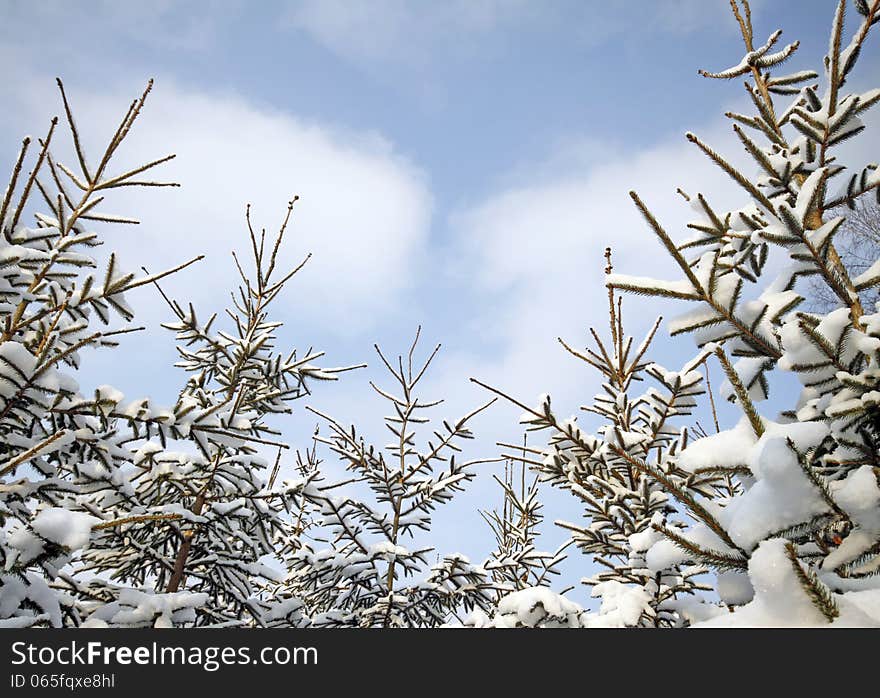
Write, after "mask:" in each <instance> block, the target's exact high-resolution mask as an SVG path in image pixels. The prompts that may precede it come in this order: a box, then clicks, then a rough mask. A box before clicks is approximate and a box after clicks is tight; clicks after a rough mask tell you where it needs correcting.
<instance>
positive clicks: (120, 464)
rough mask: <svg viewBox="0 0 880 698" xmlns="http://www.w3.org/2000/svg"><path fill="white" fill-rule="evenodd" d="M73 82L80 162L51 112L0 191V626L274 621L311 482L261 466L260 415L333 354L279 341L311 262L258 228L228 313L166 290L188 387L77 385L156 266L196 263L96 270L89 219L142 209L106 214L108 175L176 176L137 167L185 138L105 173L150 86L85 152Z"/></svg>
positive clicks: (138, 182) (108, 219)
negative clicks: (300, 260) (291, 539)
mask: <svg viewBox="0 0 880 698" xmlns="http://www.w3.org/2000/svg"><path fill="white" fill-rule="evenodd" d="M59 87H60V88H61V94H62V99H63V104H64V109H65V113H66V115H67V123H68V126H69V129H70V132H71V135H72V137H73V142H74V150H75V153H76V156H77V161H78V163H77V168H76V170H74V169H71V168H68V167H67V166H65V165H64V164H62V163H60V162H56V161H55V160H54V159H53V158H52V155H51V153H50V150H49V146H50V141H51V139H52V137H53V135H54V131H55V129H56V126H57V120H53V122H52V126H51V128H50V130H49V133H48V135H47V136H46V137H45V139H42V140H40V142H39V144H40V150H39V153H38V155H37V158H36V162H35V164H34V166H33V169H32V170H31V172H30V174H29V175H28V176H27V177H26V178H25V179H24V182H23V184H22V181H21V179H22V178H21V176H20V175H21V171H22V167H23V164H24V162H25V159H26V155H27V151H28V148H29V145H30V141H29V140H25V142H24V145H23V147H22V150H21V153H20V156H19V158H18V162H17V163H16V165H15V168H14V171H13V175H12V179H11V182H10V184H9V186H8V188H7V190H6V193H5V195H4V198H3V202H2V209H0V222H2V236H0V259H2V270H0V271H2V277H0V326H2V336H0V526H2V531H3V535H2V540H0V569H2V573H0V624H2V625H11V626H16V627H22V626H29V625H51V626H60V625H80V624H88V625H125V626H132V625H145V624H146V625H169V624H199V625H202V624H212V625H217V624H226V623H230V622H234V623H242V622H256V623H260V622H262V620H261V616H262V614H263V611H264V609H265V605H264V603H263V602H262V601H261V599H260V598H259V591H260V588H259V583H260V581H261V580H265V579H267V578H270V577H272V576H273V573H271V572H270V570H269V568H268V567H267V566H266V565H265V564H264V562H263V558H264V557H265V556H267V555H270V554H273V553H274V551H275V542H276V539H278V538H280V537H284V536H286V535H287V533H288V531H287V527H288V526H289V523H288V518H287V517H286V516H285V515H286V513H287V512H288V510H290V509H291V508H292V507H293V506H294V502H295V501H296V500H297V498H298V497H299V496H300V495H299V490H300V489H301V488H298V487H287V486H284V487H280V488H275V487H273V486H272V483H267V478H265V477H263V476H262V475H261V473H262V472H264V471H265V470H266V469H267V462H266V461H265V460H264V458H263V457H261V456H260V454H259V453H258V449H260V448H264V449H265V448H268V447H271V448H277V449H279V452H280V449H281V448H282V447H284V445H283V444H282V443H280V442H277V441H275V440H274V435H273V433H272V430H271V429H270V428H269V426H267V424H266V422H265V417H266V416H267V415H272V414H278V413H285V412H289V411H290V402H291V401H293V400H295V399H297V398H299V397H302V396H303V395H305V394H306V392H307V390H308V387H307V385H308V383H309V382H311V381H315V380H327V379H334V378H335V377H336V375H335V374H336V372H337V371H335V370H330V371H322V370H321V369H318V368H317V367H315V366H314V365H313V364H312V362H313V361H314V360H315V359H316V358H317V356H318V355H317V354H310V355H308V356H302V357H299V356H298V355H297V353H296V352H295V351H294V352H284V353H281V352H278V351H277V350H276V349H275V347H274V339H275V337H274V334H275V330H276V329H277V328H278V326H279V325H278V323H276V322H273V321H271V320H270V319H269V317H268V314H267V306H269V304H270V303H271V302H272V300H274V298H275V297H276V296H277V295H278V293H279V292H280V291H281V290H282V288H283V286H284V284H285V282H286V281H287V280H288V279H289V278H290V277H291V276H292V274H293V273H294V272H295V271H296V270H294V272H290V273H288V274H284V275H281V276H280V278H279V276H278V273H277V270H276V269H275V264H276V256H277V252H278V249H279V246H280V244H281V241H282V238H283V234H284V229H285V227H286V225H287V219H285V222H284V224H283V225H282V227H281V231H280V232H279V234H278V235H277V237H276V238H275V239H274V240H266V234H265V231H263V232H262V233H261V234H257V233H255V232H254V231H253V230H251V231H250V233H251V245H250V246H251V249H252V253H253V265H254V269H253V271H252V272H251V273H250V274H248V273H246V272H245V271H244V269H243V267H242V266H241V265H240V264H239V263H238V259H237V258H236V266H237V268H238V270H239V273H240V275H241V284H240V286H239V289H238V292H237V295H236V296H234V299H233V301H234V302H233V307H232V308H230V309H229V310H228V311H227V315H228V318H229V320H230V327H229V328H228V329H226V330H217V329H214V324H215V319H216V316H212V317H211V318H210V319H209V320H208V321H207V322H202V321H200V319H199V318H198V317H197V315H196V311H195V310H194V308H193V307H192V306H191V305H190V306H185V305H181V304H179V303H177V302H175V301H172V300H171V299H168V298H166V300H167V301H168V304H169V306H170V308H171V312H172V315H173V320H172V322H171V323H169V324H168V325H167V327H168V328H169V329H171V330H172V331H174V332H175V333H176V335H177V339H178V342H179V352H180V363H179V364H178V365H179V366H180V367H181V368H183V369H184V370H186V371H187V372H188V373H189V378H188V380H187V381H186V383H185V385H184V387H183V389H182V390H181V391H180V394H179V396H178V398H177V401H176V402H175V404H173V405H171V406H168V407H163V406H159V405H156V404H154V403H153V402H152V401H151V400H149V399H136V400H126V398H125V397H124V396H123V395H122V394H121V393H120V392H119V391H118V390H115V389H114V388H112V387H110V386H106V385H102V386H98V387H95V388H93V389H89V390H82V389H81V388H80V387H79V385H78V384H77V381H76V380H75V379H74V377H73V375H74V373H75V372H76V370H77V369H78V368H79V366H80V363H81V361H82V360H88V359H89V358H91V356H90V355H89V354H88V350H91V349H95V348H104V349H107V348H113V347H115V346H117V337H118V336H119V335H120V334H123V333H127V332H132V331H135V330H136V329H137V328H131V327H130V326H128V325H123V326H122V328H121V329H110V326H112V323H114V322H117V321H119V322H122V323H127V322H128V321H130V320H131V319H132V318H133V316H134V311H133V310H132V308H131V307H130V306H129V304H128V302H127V300H126V296H125V294H126V293H127V292H128V291H131V290H133V289H135V288H137V287H141V286H145V285H147V284H150V285H154V286H155V287H156V289H158V291H159V292H160V293H161V289H159V287H158V281H159V280H160V279H161V278H162V277H164V276H166V275H167V274H169V273H171V272H174V271H178V270H180V269H182V268H183V267H185V266H187V264H189V263H187V264H183V265H181V266H180V267H177V268H176V269H173V270H170V271H168V272H164V273H161V274H155V275H148V276H145V277H141V278H136V277H135V275H134V274H131V273H127V272H124V271H122V270H121V269H119V267H118V265H117V263H116V258H115V256H114V255H113V254H110V255H109V260H108V263H107V265H106V268H105V270H104V272H103V273H101V274H97V273H94V272H93V271H92V270H93V269H94V267H95V266H96V262H95V261H94V260H93V258H92V257H91V256H89V250H90V249H91V248H94V247H96V246H98V245H100V244H102V240H101V237H100V236H99V234H98V233H96V232H93V231H91V230H90V229H89V227H88V226H91V225H94V224H96V223H105V224H107V223H109V224H123V223H126V224H133V223H136V221H131V220H129V219H125V218H121V217H118V216H111V215H107V214H104V213H101V212H100V211H99V205H100V204H101V203H102V202H103V199H104V196H105V195H106V193H107V192H109V191H111V190H113V189H115V188H118V187H123V186H142V187H154V186H165V185H164V184H162V183H159V182H152V181H148V180H143V179H140V178H139V177H141V176H142V175H143V173H145V172H147V171H148V170H150V169H152V168H153V167H155V166H157V165H160V164H161V163H163V162H166V161H167V160H169V159H170V158H171V157H173V156H167V157H164V158H160V159H158V160H155V161H153V162H150V163H147V164H146V165H143V166H141V167H137V168H135V169H133V170H130V171H128V172H123V173H120V174H111V172H110V167H111V162H112V160H113V156H114V154H115V152H116V150H117V149H118V148H119V146H120V145H121V144H122V142H123V141H124V139H125V137H126V136H127V135H128V133H129V131H130V130H131V128H132V126H133V125H134V123H135V121H136V119H137V118H138V116H139V115H140V113H141V110H142V108H143V106H144V103H145V101H146V98H147V96H148V94H149V92H150V87H151V86H148V88H147V90H146V91H145V92H144V93H143V95H142V96H141V97H140V98H139V99H137V100H135V101H134V102H133V103H132V104H131V106H130V107H129V109H128V111H127V113H126V114H125V116H124V118H123V120H122V122H121V124H120V126H119V128H118V130H117V131H116V132H115V133H114V134H113V135H112V137H111V138H110V141H109V144H108V146H107V148H106V150H105V152H104V153H103V154H102V155H101V157H100V161H99V163H98V165H97V166H90V165H89V164H88V161H87V158H86V156H85V154H84V152H83V150H82V146H81V143H80V138H79V133H78V131H77V129H76V126H75V122H74V120H73V116H72V113H71V109H70V106H69V104H68V101H67V97H66V95H65V94H64V90H63V87H61V83H60V82H59ZM35 193H38V194H39V195H40V196H41V198H42V202H38V203H36V204H34V203H33V202H31V200H30V199H31V198H34V194H35ZM40 204H42V206H41V205H40ZM291 208H292V202H291ZM34 209H35V210H36V211H35V213H34V215H35V220H36V226H35V227H28V226H27V225H25V224H24V222H23V216H24V214H25V213H26V212H27V211H29V210H34ZM41 210H42V211H46V212H45V213H42V212H40V211H41ZM289 216H290V209H288V218H289ZM248 223H250V218H249V217H248ZM192 261H196V260H192ZM273 273H274V275H273ZM163 296H164V294H163Z"/></svg>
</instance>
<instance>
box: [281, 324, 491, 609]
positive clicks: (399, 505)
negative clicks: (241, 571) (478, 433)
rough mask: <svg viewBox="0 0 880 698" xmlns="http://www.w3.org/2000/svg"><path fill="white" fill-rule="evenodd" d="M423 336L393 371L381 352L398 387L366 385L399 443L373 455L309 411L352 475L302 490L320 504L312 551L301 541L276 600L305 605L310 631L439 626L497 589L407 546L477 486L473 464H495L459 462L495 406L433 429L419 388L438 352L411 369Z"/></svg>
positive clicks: (459, 561) (451, 558)
mask: <svg viewBox="0 0 880 698" xmlns="http://www.w3.org/2000/svg"><path fill="white" fill-rule="evenodd" d="M419 334H420V333H419V332H417V333H416V337H415V340H414V341H413V344H412V346H411V347H410V349H409V352H408V353H407V354H406V356H402V355H401V356H398V357H397V361H396V362H394V363H392V362H391V361H389V360H388V359H387V358H386V356H385V354H383V352H382V351H381V349H380V348H379V347H378V346H376V352H377V354H378V356H379V358H380V360H381V361H382V363H383V364H384V366H385V368H386V369H387V370H388V372H389V373H390V374H391V376H392V378H393V379H394V384H395V385H394V387H393V388H387V389H386V388H383V387H379V386H378V385H375V384H373V383H371V384H370V385H371V386H372V388H373V389H374V390H375V391H376V393H378V395H379V396H380V397H381V398H382V399H383V400H385V401H386V402H387V404H388V405H389V406H390V409H391V412H392V413H391V415H389V416H387V417H385V419H384V421H385V425H386V426H387V428H388V430H389V431H390V432H391V433H392V435H393V443H391V444H389V445H388V446H386V447H385V448H384V449H383V448H377V447H375V446H373V445H370V444H368V443H367V442H366V440H365V439H364V438H363V436H361V435H360V432H359V430H357V429H356V428H355V427H354V426H352V427H349V428H346V427H345V426H343V424H342V423H340V422H339V421H337V420H336V419H334V418H333V417H330V416H328V415H325V414H323V413H321V412H318V411H317V410H312V411H313V412H314V413H315V414H316V415H318V417H320V418H321V419H322V420H323V421H324V422H325V423H326V424H327V426H328V427H329V429H330V436H327V437H325V436H319V437H317V438H318V440H319V441H320V442H322V443H324V444H326V445H327V446H329V448H330V450H331V451H332V452H334V453H335V454H337V455H338V456H339V458H340V459H341V461H342V462H343V463H344V464H345V466H346V468H347V470H349V471H351V472H352V473H353V476H352V478H350V479H349V480H343V481H342V482H339V483H330V484H324V482H313V483H312V486H311V487H308V488H306V489H305V490H304V492H305V493H306V495H307V497H309V499H310V500H311V501H312V502H313V503H314V505H315V511H314V512H313V513H312V514H311V516H312V517H313V520H314V527H313V529H312V531H311V537H312V538H314V539H315V540H316V543H314V544H311V543H309V542H308V541H303V543H304V544H303V546H302V548H301V549H299V550H297V551H296V552H295V553H294V554H293V555H291V556H290V558H289V562H288V565H289V574H288V576H287V579H286V581H285V583H284V585H282V588H281V589H280V590H279V593H280V594H281V595H283V596H284V597H285V598H287V599H290V600H291V602H294V600H296V599H299V600H301V601H302V603H303V604H304V607H305V613H306V615H307V616H308V618H309V622H310V623H311V625H313V626H318V627H321V626H324V627H327V626H329V627H346V626H347V627H434V626H438V625H441V624H444V623H447V622H451V621H454V620H455V619H456V618H458V617H459V615H458V614H460V613H467V612H470V611H471V610H473V609H474V608H475V607H479V608H483V609H488V608H490V607H491V604H492V601H493V600H494V594H493V589H494V583H493V582H492V579H491V577H490V576H488V574H487V572H486V571H485V570H484V569H482V567H480V566H478V565H474V564H472V563H470V562H469V561H468V560H467V558H465V557H464V556H462V555H459V554H450V555H445V556H444V557H443V558H442V559H439V560H438V561H437V562H435V563H434V564H432V563H431V557H432V554H435V553H434V551H433V548H431V547H428V546H422V545H421V544H420V543H417V544H418V546H419V547H407V545H405V543H406V542H407V539H410V540H412V541H421V540H422V538H421V535H424V533H423V532H428V531H430V529H431V514H432V512H433V511H434V510H435V509H436V508H437V507H438V506H439V505H441V504H444V503H446V502H448V501H449V500H450V499H452V497H453V496H454V495H455V494H456V493H457V492H459V491H461V490H462V489H463V487H464V485H465V484H466V483H467V482H468V481H470V480H471V479H473V477H474V476H475V473H474V467H475V466H476V465H478V464H480V463H486V462H495V461H496V460H497V459H491V460H486V459H480V460H462V459H460V458H459V455H458V454H459V453H460V452H461V448H462V447H461V443H462V442H463V441H466V440H469V439H472V438H473V434H472V432H471V431H470V429H469V427H468V425H469V423H470V421H471V420H472V419H473V418H474V417H476V416H477V415H478V414H479V413H481V412H482V411H483V410H485V409H486V408H487V407H489V405H491V404H492V402H494V400H493V401H490V402H488V403H486V404H485V405H482V406H481V407H479V408H477V409H475V410H473V411H472V412H470V413H468V414H466V415H465V416H463V417H461V418H460V419H458V420H455V421H454V422H453V421H447V420H442V421H441V422H440V424H439V425H438V426H436V427H434V426H433V425H431V426H430V427H429V426H427V425H430V424H431V419H430V417H429V416H428V410H431V409H432V408H435V407H437V406H438V405H439V404H441V403H442V400H423V399H422V397H421V396H420V395H419V393H418V390H417V388H418V387H419V383H420V381H421V380H422V378H423V377H424V375H425V373H426V371H427V370H428V368H429V367H430V365H431V362H432V361H433V360H434V358H435V357H436V355H437V352H438V351H439V349H440V346H439V345H437V347H436V348H435V349H434V350H433V351H432V352H431V353H430V354H429V355H428V357H427V359H426V360H425V361H424V363H422V364H421V366H419V365H416V364H414V361H415V353H416V349H417V346H418V341H419ZM308 409H311V408H308ZM419 429H430V430H431V436H428V437H427V439H426V443H425V445H424V446H423V447H419V446H418V445H417V438H418V435H417V431H418V430H419ZM386 454H389V455H386ZM364 488H367V489H368V490H369V495H371V497H372V500H373V501H370V499H369V498H368V497H367V496H365V495H367V493H364V492H362V490H363V489H364ZM420 534H421V535H420ZM322 546H325V547H322Z"/></svg>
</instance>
